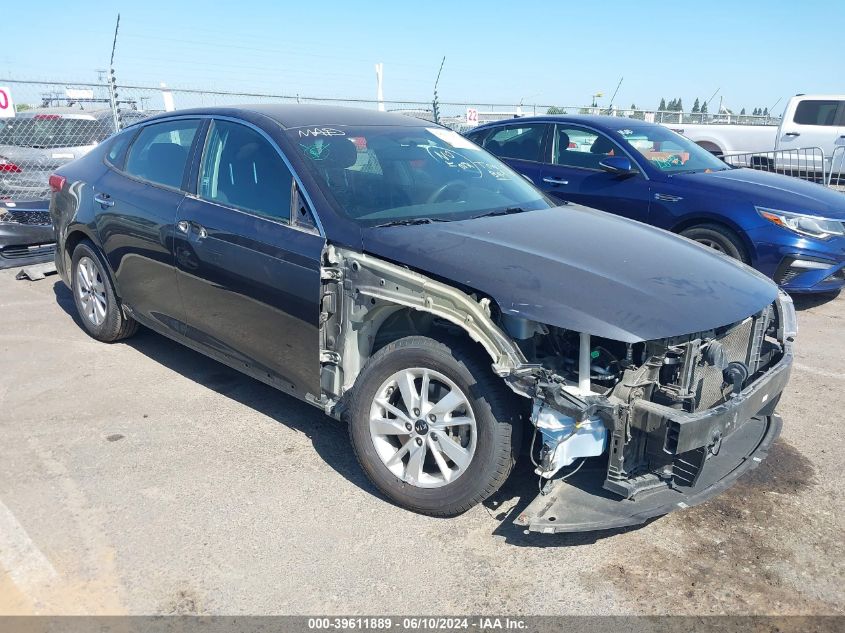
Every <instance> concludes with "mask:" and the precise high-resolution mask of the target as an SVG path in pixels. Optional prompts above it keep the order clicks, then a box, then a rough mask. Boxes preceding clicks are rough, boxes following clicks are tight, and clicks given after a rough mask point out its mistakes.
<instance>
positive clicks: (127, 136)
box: [106, 130, 137, 167]
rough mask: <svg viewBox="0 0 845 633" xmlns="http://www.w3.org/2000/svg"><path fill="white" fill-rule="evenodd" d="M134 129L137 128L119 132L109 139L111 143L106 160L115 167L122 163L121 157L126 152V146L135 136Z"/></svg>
mask: <svg viewBox="0 0 845 633" xmlns="http://www.w3.org/2000/svg"><path fill="white" fill-rule="evenodd" d="M136 131H137V130H128V131H126V132H121V133H120V134H117V135H115V137H114V138H113V139H111V140H110V141H109V143H111V145H110V146H109V151H108V153H107V154H106V161H108V163H109V164H110V165H114V166H115V167H121V166H122V165H123V157H124V154H125V153H126V147H127V146H128V145H129V141H131V140H132V137H133V136H135V132H136Z"/></svg>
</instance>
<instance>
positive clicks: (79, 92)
mask: <svg viewBox="0 0 845 633" xmlns="http://www.w3.org/2000/svg"><path fill="white" fill-rule="evenodd" d="M65 94H66V95H67V98H68V99H93V98H94V91H93V90H91V89H90V88H65Z"/></svg>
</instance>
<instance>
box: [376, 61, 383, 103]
mask: <svg viewBox="0 0 845 633" xmlns="http://www.w3.org/2000/svg"><path fill="white" fill-rule="evenodd" d="M383 81H384V64H383V63H382V62H379V63H378V64H376V99H377V100H378V110H379V112H384V90H383V83H382V82H383Z"/></svg>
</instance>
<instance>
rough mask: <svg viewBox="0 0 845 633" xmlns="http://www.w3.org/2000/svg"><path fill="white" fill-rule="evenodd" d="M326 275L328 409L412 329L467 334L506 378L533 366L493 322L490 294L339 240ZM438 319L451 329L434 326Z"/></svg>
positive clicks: (446, 336) (443, 337)
mask: <svg viewBox="0 0 845 633" xmlns="http://www.w3.org/2000/svg"><path fill="white" fill-rule="evenodd" d="M322 276H323V280H324V284H323V291H322V302H321V313H322V315H323V316H322V317H321V331H320V337H321V358H320V361H321V390H322V393H321V395H320V398H319V404H320V405H321V406H323V407H324V408H325V409H326V411H327V412H329V413H332V414H334V415H338V413H339V412H337V411H335V405H336V404H337V403H338V402H339V401H340V400H341V398H343V397H344V396H345V394H346V393H347V392H350V391H351V390H352V389H353V388H354V386H355V382H356V381H357V378H358V376H359V375H360V373H361V370H362V369H363V367H364V365H365V364H366V363H367V361H368V360H369V359H370V358H371V357H372V356H373V355H374V354H375V353H376V352H377V351H378V350H379V349H382V348H383V347H384V346H386V345H388V344H389V343H390V342H392V341H394V340H397V339H399V338H403V337H404V336H408V335H416V334H422V335H424V336H428V337H431V338H434V339H436V340H440V341H441V342H448V341H449V340H450V339H451V340H453V341H454V340H455V338H456V337H457V338H458V339H466V340H468V341H470V342H472V343H473V345H474V346H476V347H477V348H478V349H480V350H483V353H484V354H486V355H487V356H489V358H490V360H491V361H492V367H491V372H492V373H493V374H495V375H497V376H499V377H501V378H505V377H507V376H510V375H512V374H514V373H515V372H518V371H519V370H520V369H522V368H524V367H525V366H526V365H527V364H528V362H527V360H526V358H525V356H524V355H523V353H522V351H521V350H520V349H519V347H517V345H516V344H515V343H514V342H513V340H512V339H511V338H510V337H509V336H508V335H507V334H506V333H505V332H503V331H502V330H501V329H500V328H499V327H498V326H497V325H496V324H495V323H494V322H493V320H492V318H491V309H490V300H489V299H487V298H481V299H480V300H479V299H477V298H475V297H473V296H471V295H469V294H466V293H465V292H462V291H461V290H458V289H457V288H454V287H452V286H450V285H447V284H444V283H441V282H439V281H436V280H434V279H431V278H429V277H427V276H425V275H422V274H420V273H417V272H415V271H412V270H410V269H408V268H405V267H403V266H398V265H396V264H392V263H390V262H387V261H385V260H382V259H379V258H376V257H373V256H371V255H367V254H362V253H357V252H352V251H347V250H345V249H340V248H337V247H334V246H330V247H328V248H327V249H326V252H325V254H324V263H323V274H322ZM338 282H339V283H338ZM435 319H437V320H438V321H441V322H442V323H443V324H444V325H445V326H446V327H444V328H434V327H432V322H433V321H434V320H435ZM435 329H436V330H438V332H436V333H433V331H434V330H435ZM507 384H508V385H509V386H511V388H512V389H514V387H513V385H512V384H511V383H510V382H508V383H507ZM514 391H516V389H514ZM518 393H519V392H518ZM520 395H524V394H520Z"/></svg>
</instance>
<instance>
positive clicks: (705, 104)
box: [701, 101, 707, 114]
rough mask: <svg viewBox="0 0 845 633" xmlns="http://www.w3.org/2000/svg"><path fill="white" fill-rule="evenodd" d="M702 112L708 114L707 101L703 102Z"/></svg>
mask: <svg viewBox="0 0 845 633" xmlns="http://www.w3.org/2000/svg"><path fill="white" fill-rule="evenodd" d="M701 114H707V102H706V101H705V102H704V103H702V104H701Z"/></svg>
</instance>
